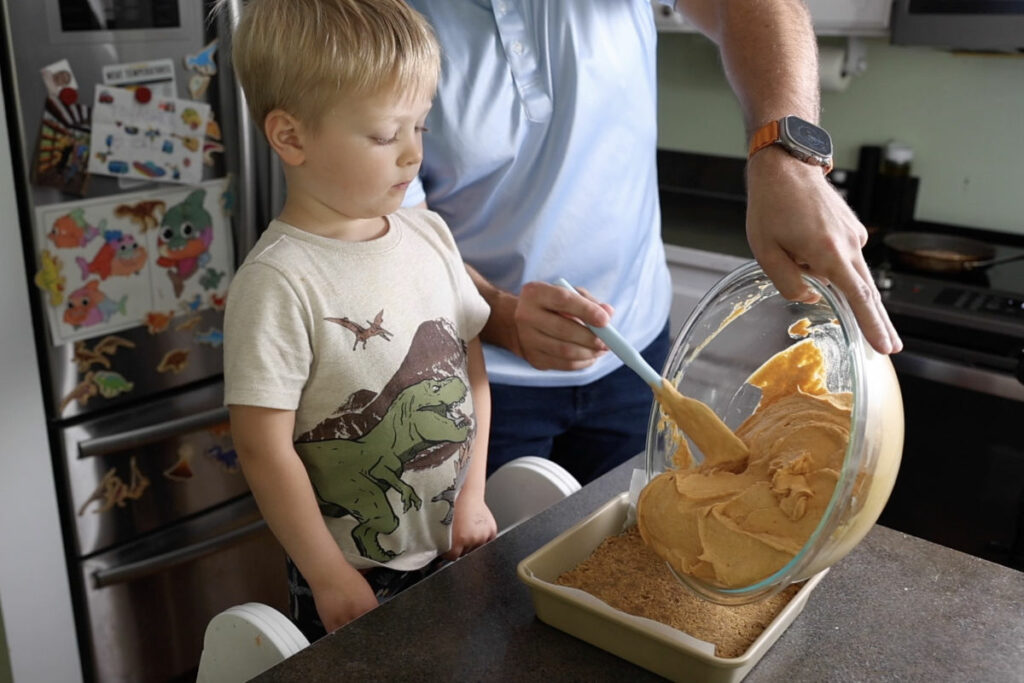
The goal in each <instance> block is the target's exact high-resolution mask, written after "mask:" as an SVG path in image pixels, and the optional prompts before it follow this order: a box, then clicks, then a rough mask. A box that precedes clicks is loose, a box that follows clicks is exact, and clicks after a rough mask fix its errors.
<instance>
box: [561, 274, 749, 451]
mask: <svg viewBox="0 0 1024 683" xmlns="http://www.w3.org/2000/svg"><path fill="white" fill-rule="evenodd" d="M555 283H556V284H558V285H559V286H561V287H564V288H566V289H568V290H570V291H572V292H576V293H577V294H579V292H577V291H576V288H575V287H573V286H572V285H570V284H569V283H568V281H566V279H565V278H561V277H560V278H558V279H557V280H555ZM582 324H583V325H585V326H586V327H587V329H589V330H590V331H591V332H593V333H594V334H595V335H596V336H597V338H598V339H600V340H601V341H603V342H604V343H605V344H607V345H608V348H610V349H611V350H612V353H614V354H615V355H616V356H618V357H619V358H620V359H622V362H623V363H625V364H626V366H627V367H628V368H629V369H631V370H632V371H633V372H635V373H636V374H638V375H640V378H641V379H643V380H644V381H645V382H647V384H649V385H650V387H651V389H653V390H654V396H655V397H656V398H657V399H658V402H659V403H660V404H661V407H662V409H664V411H665V412H666V413H667V414H668V415H669V417H671V418H672V421H673V422H675V423H676V425H677V426H678V427H679V428H680V429H682V430H683V431H684V432H686V434H687V435H688V436H689V437H690V438H691V439H693V442H694V443H695V444H697V448H699V449H700V450H701V452H702V453H703V454H704V458H705V462H707V463H709V464H711V465H714V466H728V465H729V464H730V463H742V462H745V461H746V459H747V456H748V455H749V451H748V449H747V445H746V444H745V443H743V441H742V440H741V439H740V438H739V437H738V436H736V435H735V434H734V433H733V431H732V430H731V429H729V427H727V426H726V424H725V423H724V422H722V420H721V419H720V418H719V417H718V416H717V415H715V411H713V410H711V408H710V407H708V405H707V404H705V403H703V402H702V401H698V400H697V399H695V398H690V397H689V396H683V395H682V394H680V393H679V390H678V389H676V388H675V386H673V385H672V383H671V382H666V381H665V380H664V379H663V378H662V376H661V374H660V373H659V372H658V371H656V370H655V369H654V368H652V367H651V365H650V363H648V362H647V361H646V360H644V357H643V356H641V355H640V352H639V351H638V350H637V349H636V347H635V346H633V345H632V344H630V343H629V342H628V341H626V339H625V337H623V336H622V334H621V333H620V332H619V331H618V330H617V329H615V326H614V325H612V324H611V323H608V324H607V325H605V326H604V327H597V326H595V325H587V324H586V323H582Z"/></svg>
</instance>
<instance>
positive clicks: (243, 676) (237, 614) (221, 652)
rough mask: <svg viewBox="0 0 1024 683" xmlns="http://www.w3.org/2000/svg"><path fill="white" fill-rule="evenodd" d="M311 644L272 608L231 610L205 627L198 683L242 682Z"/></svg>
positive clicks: (249, 604)
mask: <svg viewBox="0 0 1024 683" xmlns="http://www.w3.org/2000/svg"><path fill="white" fill-rule="evenodd" d="M307 645H309V641H308V640H307V639H306V637H305V636H304V635H302V632H301V631H299V629H298V628H297V627H296V626H295V624H293V623H292V622H291V620H290V619H288V617H286V616H285V615H283V614H281V613H280V612H278V611H277V610H276V609H274V608H273V607H271V606H269V605H264V604H263V603H259V602H247V603H245V604H242V605H235V606H234V607H229V608H227V609H226V610H224V611H223V612H221V613H220V614H218V615H217V616H215V617H214V618H213V619H211V620H210V623H209V624H207V626H206V634H205V635H204V637H203V654H202V656H201V657H200V659H199V676H198V678H197V679H196V683H242V682H243V681H248V680H250V679H252V678H255V677H256V676H258V675H259V674H261V673H263V672H264V671H266V670H267V669H269V668H270V667H272V666H274V665H275V664H278V663H280V662H283V661H284V660H285V659H287V658H288V657H291V656H292V655H293V654H295V653H296V652H298V651H299V650H301V649H303V648H304V647H306V646H307Z"/></svg>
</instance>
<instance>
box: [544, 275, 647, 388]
mask: <svg viewBox="0 0 1024 683" xmlns="http://www.w3.org/2000/svg"><path fill="white" fill-rule="evenodd" d="M555 283H556V284H558V285H560V286H562V287H565V288H566V289H568V290H569V291H572V292H576V288H575V287H573V286H572V285H570V284H569V283H568V282H567V281H566V279H565V278H562V277H560V278H558V279H557V280H555ZM576 293H577V294H579V292H576ZM583 324H584V325H586V327H587V329H589V330H590V331H591V332H593V333H594V335H595V336H596V337H597V338H598V339H600V340H601V341H603V342H604V343H605V344H607V345H608V348H609V349H611V350H612V353H614V354H615V355H616V356H618V357H619V358H620V359H622V362H623V363H625V364H626V366H627V367H629V369H630V370H632V371H633V372H635V373H636V374H638V375H640V378H641V379H642V380H643V381H645V382H647V383H648V384H650V385H651V387H653V388H654V389H660V388H661V375H660V374H658V371H657V370H655V369H654V368H652V367H651V365H650V363H648V362H647V361H646V360H644V357H643V356H641V355H640V352H639V351H637V350H636V347H634V346H633V345H632V344H630V343H629V342H628V341H626V338H625V337H623V336H622V334H621V333H620V332H619V331H618V330H617V329H615V326H614V325H612V324H611V323H608V324H607V325H605V326H604V327H597V326H595V325H587V324H586V323H583Z"/></svg>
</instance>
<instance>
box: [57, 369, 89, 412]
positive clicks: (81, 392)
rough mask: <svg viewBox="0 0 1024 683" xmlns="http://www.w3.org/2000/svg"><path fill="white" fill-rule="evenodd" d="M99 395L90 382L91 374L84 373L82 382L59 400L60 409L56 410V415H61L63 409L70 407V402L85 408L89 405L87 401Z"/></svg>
mask: <svg viewBox="0 0 1024 683" xmlns="http://www.w3.org/2000/svg"><path fill="white" fill-rule="evenodd" d="M98 393H99V389H97V388H96V385H95V384H93V381H92V372H91V371H90V372H87V373H85V377H83V378H82V381H81V382H79V383H78V384H76V385H75V388H74V389H72V390H71V391H69V392H68V393H67V394H66V395H65V396H64V398H62V399H61V400H60V407H59V408H58V410H57V412H58V414H62V413H63V412H64V409H65V408H67V407H68V406H69V405H71V402H72V401H77V402H78V405H80V406H85V405H86V404H87V403H89V399H91V398H92V397H93V396H95V395H96V394H98Z"/></svg>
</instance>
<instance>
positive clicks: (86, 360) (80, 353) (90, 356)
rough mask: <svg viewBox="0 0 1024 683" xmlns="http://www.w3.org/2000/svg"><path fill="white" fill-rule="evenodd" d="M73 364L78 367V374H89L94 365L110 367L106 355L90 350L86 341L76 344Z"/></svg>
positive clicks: (72, 357) (72, 359) (72, 358)
mask: <svg viewBox="0 0 1024 683" xmlns="http://www.w3.org/2000/svg"><path fill="white" fill-rule="evenodd" d="M71 362H72V363H74V364H75V365H76V366H77V367H78V372H80V373H82V372H88V371H89V369H90V368H92V366H93V365H102V366H103V367H105V368H109V367H110V359H109V358H107V356H106V354H104V353H101V352H100V351H97V350H96V349H90V348H89V347H88V346H86V344H85V342H84V341H77V342H75V346H74V352H73V353H72V356H71Z"/></svg>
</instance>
